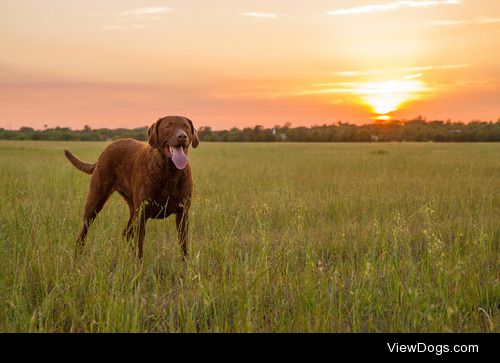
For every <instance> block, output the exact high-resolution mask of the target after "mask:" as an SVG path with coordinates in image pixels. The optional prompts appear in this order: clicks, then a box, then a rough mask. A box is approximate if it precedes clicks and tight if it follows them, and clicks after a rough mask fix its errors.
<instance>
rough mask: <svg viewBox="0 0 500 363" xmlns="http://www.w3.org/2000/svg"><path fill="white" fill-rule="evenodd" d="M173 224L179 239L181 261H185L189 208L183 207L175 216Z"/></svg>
mask: <svg viewBox="0 0 500 363" xmlns="http://www.w3.org/2000/svg"><path fill="white" fill-rule="evenodd" d="M175 223H176V225H177V234H178V237H179V244H180V246H181V249H182V260H183V261H185V260H186V257H187V254H188V251H187V242H188V230H189V208H188V207H186V206H184V207H183V208H182V209H181V210H180V211H179V212H177V213H176V214H175Z"/></svg>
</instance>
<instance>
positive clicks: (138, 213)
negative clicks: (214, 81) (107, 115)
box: [64, 116, 198, 259]
mask: <svg viewBox="0 0 500 363" xmlns="http://www.w3.org/2000/svg"><path fill="white" fill-rule="evenodd" d="M179 133H181V134H182V135H186V136H187V138H185V139H181V138H180V136H179ZM148 142H149V144H145V143H142V142H139V141H136V140H133V139H122V140H117V141H114V142H113V143H112V144H111V145H109V146H108V147H107V148H106V149H105V150H104V151H103V152H102V154H101V155H100V156H99V159H98V160H97V162H96V163H95V164H88V163H85V162H83V161H81V160H79V159H78V158H77V157H75V156H74V155H73V154H71V153H70V152H69V151H68V150H65V151H64V153H65V155H66V157H67V158H68V159H69V161H70V162H71V163H72V164H73V165H74V166H75V167H76V168H77V169H79V170H81V171H83V172H85V173H87V174H92V178H91V180H90V190H89V194H88V197H87V203H86V205H85V212H84V216H83V227H82V230H81V232H80V235H79V236H78V240H77V250H78V249H80V248H82V247H83V245H84V241H85V237H86V235H87V231H88V228H89V226H90V224H91V223H92V221H93V220H94V219H95V217H96V216H97V214H98V213H99V212H100V211H101V209H102V208H103V206H104V204H105V203H106V201H107V199H108V198H109V196H110V195H111V194H112V193H113V192H118V193H120V195H121V196H122V197H123V198H124V199H125V201H126V202H127V204H128V207H129V210H130V218H129V221H128V224H127V227H126V228H125V231H124V232H123V233H124V236H125V237H126V238H127V239H130V238H131V237H133V236H134V235H135V232H137V234H138V239H137V247H138V251H137V254H138V257H139V258H141V259H142V256H143V245H144V235H145V231H146V222H147V220H148V219H149V218H152V219H163V218H166V217H168V216H170V215H171V214H175V217H176V218H175V220H176V225H177V231H178V235H179V243H180V245H181V248H182V253H183V258H185V257H186V255H187V241H188V224H189V207H190V204H191V195H192V190H193V180H192V176H191V167H190V165H188V166H187V167H186V168H185V169H184V170H178V169H177V168H176V167H175V166H174V164H173V162H172V161H171V160H170V158H169V155H167V154H166V151H165V147H166V146H167V145H170V146H177V145H182V146H183V147H184V150H185V153H186V154H187V152H188V147H189V145H190V144H192V146H193V147H197V146H198V136H197V134H196V130H195V128H194V126H193V123H192V122H191V120H189V119H187V118H185V117H181V116H168V117H164V118H161V119H159V120H158V121H157V122H155V123H154V124H153V125H151V127H150V128H149V130H148Z"/></svg>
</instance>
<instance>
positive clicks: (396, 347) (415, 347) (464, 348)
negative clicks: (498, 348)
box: [387, 343, 479, 355]
mask: <svg viewBox="0 0 500 363" xmlns="http://www.w3.org/2000/svg"><path fill="white" fill-rule="evenodd" d="M387 348H388V349H389V352H390V353H433V354H436V355H441V354H443V353H478V352H479V346H478V345H473V344H471V345H453V346H449V345H447V344H426V343H417V344H399V343H387Z"/></svg>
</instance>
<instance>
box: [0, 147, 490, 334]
mask: <svg viewBox="0 0 500 363" xmlns="http://www.w3.org/2000/svg"><path fill="white" fill-rule="evenodd" d="M104 147H105V144H104V143H63V142H53V143H50V142H0V186H1V188H0V331H4V332H10V331H16V332H19V331H29V332H38V331H43V332H60V331H65V332H118V331H119V332H153V331H154V332H157V331H160V332H290V331H291V332H313V331H314V332H317V331H320V332H323V331H332V332H447V331H453V332H478V331H499V325H500V318H499V304H500V274H499V271H500V269H499V266H500V258H499V256H500V254H499V252H500V248H499V245H500V243H499V242H500V144H434V143H425V144H288V143H287V144H219V143H205V144H202V145H200V148H198V149H197V150H192V151H191V161H192V167H193V172H194V178H195V197H194V203H193V208H192V214H191V231H190V233H191V239H190V244H189V248H190V257H189V259H188V261H187V263H185V264H184V263H183V262H182V261H181V253H180V250H179V246H178V245H177V240H176V232H175V222H174V220H173V219H168V220H165V221H150V222H149V223H148V226H147V234H146V243H145V259H144V263H143V264H142V265H140V264H139V263H137V261H136V260H135V259H134V257H133V256H132V249H131V246H130V244H129V243H128V242H126V241H124V240H123V239H122V237H121V231H122V229H123V228H124V226H125V224H126V222H127V217H128V208H127V206H126V204H125V203H124V202H123V201H122V200H121V199H120V197H119V196H117V195H114V196H113V197H112V198H111V200H110V201H109V202H108V204H107V205H106V207H105V208H104V210H103V211H102V212H101V214H100V215H99V216H98V218H97V220H96V221H95V223H94V225H93V226H92V228H91V230H90V233H89V236H88V240H87V245H86V248H85V252H84V254H83V255H82V256H81V257H80V258H79V259H74V243H75V239H76V236H77V234H78V231H79V229H80V227H81V218H82V213H83V206H84V203H85V197H86V193H87V190H88V184H89V177H88V176H87V175H84V174H82V173H81V172H79V171H77V170H76V169H74V168H73V167H72V166H71V165H70V164H69V163H68V162H67V161H66V159H65V158H64V156H63V153H62V150H63V149H64V148H69V149H70V150H72V151H73V152H74V153H75V154H76V155H78V156H79V157H81V158H83V159H86V160H88V161H94V160H96V158H97V156H98V155H99V153H100V152H101V151H102V150H103V148H104Z"/></svg>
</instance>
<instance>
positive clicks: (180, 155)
mask: <svg viewBox="0 0 500 363" xmlns="http://www.w3.org/2000/svg"><path fill="white" fill-rule="evenodd" d="M172 150H173V153H172V154H173V156H172V162H173V163H174V165H175V167H176V168H177V169H179V170H182V169H184V168H185V167H186V166H187V165H188V164H189V160H188V158H187V156H186V154H185V153H184V148H183V147H182V146H179V147H174V148H172Z"/></svg>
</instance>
